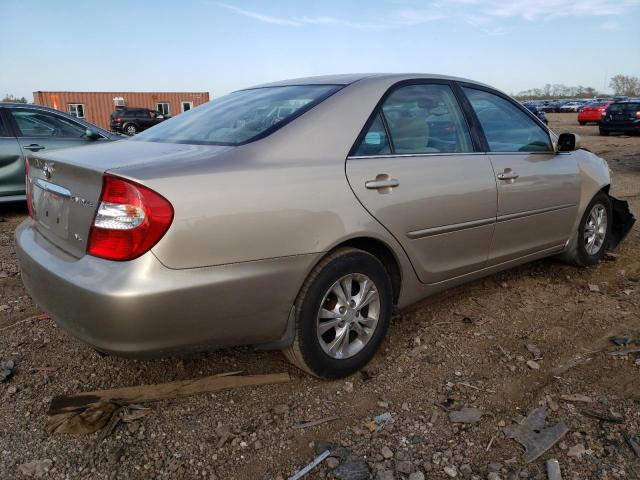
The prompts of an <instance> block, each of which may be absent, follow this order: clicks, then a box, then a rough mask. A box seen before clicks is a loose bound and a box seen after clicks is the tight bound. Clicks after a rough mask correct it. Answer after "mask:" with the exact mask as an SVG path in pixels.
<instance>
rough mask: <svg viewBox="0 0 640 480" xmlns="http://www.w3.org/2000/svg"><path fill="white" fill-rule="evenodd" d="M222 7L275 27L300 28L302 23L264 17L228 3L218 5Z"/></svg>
mask: <svg viewBox="0 0 640 480" xmlns="http://www.w3.org/2000/svg"><path fill="white" fill-rule="evenodd" d="M218 5H220V6H221V7H224V8H226V9H227V10H231V11H232V12H234V13H237V14H238V15H243V16H245V17H249V18H253V19H254V20H259V21H261V22H265V23H272V24H274V25H287V26H289V27H300V26H302V24H301V23H299V22H296V21H294V20H287V19H286V18H279V17H274V16H271V15H264V14H262V13H258V12H254V11H251V10H245V9H244V8H240V7H236V6H235V5H229V4H227V3H218Z"/></svg>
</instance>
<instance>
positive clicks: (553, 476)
mask: <svg viewBox="0 0 640 480" xmlns="http://www.w3.org/2000/svg"><path fill="white" fill-rule="evenodd" d="M547 477H548V478H549V480H562V473H561V472H560V463H559V462H558V460H556V459H555V458H550V459H549V460H547Z"/></svg>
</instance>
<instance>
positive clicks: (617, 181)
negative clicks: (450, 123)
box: [0, 114, 640, 480]
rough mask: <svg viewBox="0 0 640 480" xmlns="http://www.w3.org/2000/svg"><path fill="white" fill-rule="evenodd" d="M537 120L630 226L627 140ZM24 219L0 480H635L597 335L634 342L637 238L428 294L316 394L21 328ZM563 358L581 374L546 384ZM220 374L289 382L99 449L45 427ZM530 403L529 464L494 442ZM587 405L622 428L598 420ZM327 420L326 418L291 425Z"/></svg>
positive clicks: (0, 238)
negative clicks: (535, 415)
mask: <svg viewBox="0 0 640 480" xmlns="http://www.w3.org/2000/svg"><path fill="white" fill-rule="evenodd" d="M550 118H551V121H552V126H553V127H554V128H555V129H556V130H564V129H567V130H572V131H576V132H578V133H580V134H581V135H582V138H583V145H584V146H586V147H587V148H589V149H590V150H592V151H594V152H596V153H598V154H599V155H601V156H603V157H604V158H605V159H606V160H607V161H608V162H609V165H610V167H611V169H612V171H613V175H614V185H615V186H614V193H615V195H617V196H618V197H620V198H624V199H627V200H628V201H629V202H630V203H631V205H632V209H633V210H634V211H635V212H640V198H639V194H640V137H617V136H611V137H599V136H597V127H594V126H587V127H580V126H578V125H577V122H576V120H575V114H556V115H553V114H551V115H550ZM24 215H25V209H24V208H23V207H19V206H1V207H0V217H3V218H4V222H2V223H0V332H1V334H0V360H7V359H13V360H14V361H15V362H16V365H17V369H16V371H15V374H14V375H13V377H12V378H11V379H10V380H9V381H8V382H6V383H1V384H0V419H1V420H0V478H2V479H9V478H24V475H25V474H24V473H23V471H26V472H27V473H30V472H29V468H28V466H27V467H25V464H28V463H29V462H33V461H41V463H40V464H39V465H40V466H48V468H49V469H50V471H49V472H47V473H44V474H43V478H56V479H57V478H60V479H63V478H64V479H66V478H70V479H75V478H122V479H125V478H132V479H143V478H144V479H146V478H204V479H216V478H219V479H232V478H237V479H254V478H255V479H263V478H265V479H266V478H287V477H288V476H289V475H291V474H293V473H294V472H295V471H297V470H298V469H299V468H301V467H302V466H304V465H306V464H307V463H308V462H309V461H310V460H311V459H312V458H313V457H314V456H315V454H316V453H315V448H316V447H317V443H318V442H319V441H321V440H328V441H331V442H335V443H336V444H339V445H341V446H343V447H345V448H346V449H348V451H349V452H350V453H351V455H352V456H351V458H350V459H348V460H342V461H341V465H340V466H339V467H338V468H337V469H336V470H335V471H333V473H331V470H330V468H329V467H330V466H335V464H336V463H337V462H338V461H339V460H336V461H334V460H333V459H331V460H330V461H325V462H323V463H322V464H321V466H319V467H318V468H316V469H315V470H313V472H312V473H311V474H310V475H309V476H308V477H307V478H331V477H332V475H333V476H337V477H338V478H362V477H357V476H352V477H346V476H344V475H342V476H341V473H340V472H343V471H344V470H345V466H346V467H349V466H353V465H354V464H355V465H357V462H356V460H358V459H360V460H364V461H365V464H366V466H367V468H368V469H369V470H370V472H371V478H380V479H393V478H395V479H402V478H404V479H406V478H410V479H411V480H419V479H421V478H433V479H440V478H477V479H485V478H488V479H493V480H495V479H510V480H514V479H518V478H534V479H543V478H544V479H546V478H547V476H546V473H545V462H546V460H547V459H549V458H557V459H558V460H559V462H560V466H561V469H562V472H563V478H564V479H565V480H566V479H575V480H578V479H580V480H582V479H614V478H615V479H618V478H619V479H635V478H640V458H638V457H637V456H636V455H634V453H633V451H632V449H631V448H630V446H629V445H628V444H627V442H626V441H625V439H624V437H623V434H624V433H625V432H628V433H630V434H635V435H640V360H638V358H640V354H637V353H636V354H628V355H620V356H612V355H609V354H608V352H609V350H619V349H621V348H625V347H616V346H615V345H613V344H612V343H611V342H610V341H609V340H608V339H609V337H610V336H612V335H621V336H628V337H630V338H631V339H634V340H635V341H636V342H637V343H636V345H635V347H636V348H637V347H638V343H640V317H639V316H640V255H638V251H639V250H638V248H639V246H640V234H639V233H638V226H637V225H636V227H635V228H634V230H633V231H632V233H631V235H630V237H629V238H628V239H627V240H626V242H625V243H624V244H623V245H622V246H621V248H620V249H619V250H618V251H617V252H616V256H615V257H611V258H610V259H609V261H605V262H602V263H601V264H599V265H597V266H594V267H592V268H586V269H576V268H574V267H571V266H568V265H564V264H561V263H558V262H557V261H554V260H543V261H539V262H535V263H533V264H530V265H527V266H524V267H521V268H517V269H515V270H511V271H508V272H504V273H501V274H498V275H494V276H491V277H487V278H486V279H483V280H479V281H476V282H473V283H471V284H468V285H465V286H462V287H459V288H456V289H454V290H451V291H448V292H445V293H443V294H440V295H437V296H435V297H432V298H430V299H428V300H426V301H424V302H422V303H421V304H420V305H417V306H416V307H414V308H412V309H411V310H410V311H406V312H403V313H401V314H399V315H397V316H396V317H395V318H394V320H393V325H392V327H391V329H390V331H389V338H388V340H387V342H386V345H385V346H384V348H383V349H382V351H381V352H380V353H379V354H378V355H377V357H376V358H375V360H374V361H373V362H372V363H371V364H370V365H369V366H368V368H367V370H366V373H363V374H358V375H355V376H353V377H352V378H350V379H347V381H337V382H321V381H318V380H315V379H312V378H310V377H308V376H306V375H303V374H301V373H300V372H299V371H297V370H295V369H293V368H292V367H290V366H289V365H288V364H287V363H286V362H285V360H284V359H283V357H282V356H281V355H280V354H279V353H277V352H266V353H265V352H254V351H253V350H252V349H249V348H237V349H229V350H224V351H217V352H213V353H210V354H203V355H193V356H189V357H182V358H169V359H161V360H145V361H134V360H125V359H120V358H113V357H103V356H100V355H99V354H97V353H96V352H94V351H93V350H91V349H90V348H88V347H86V346H84V345H82V344H80V343H79V342H77V341H76V340H75V339H73V338H71V337H69V336H68V335H66V334H65V333H63V332H62V331H60V330H59V329H57V328H56V326H55V324H54V323H53V322H52V321H51V320H48V319H31V320H26V321H24V322H20V321H21V320H23V319H27V318H29V317H32V316H33V315H35V314H37V313H39V311H38V308H37V307H36V306H35V305H33V304H32V302H31V301H30V299H29V297H28V295H27V293H26V292H25V290H24V289H23V288H22V285H21V283H20V279H19V275H18V267H17V264H16V261H15V252H14V246H13V230H14V228H15V227H16V225H17V224H18V223H19V222H20V221H21V219H22V218H23V217H24ZM590 285H591V287H590ZM596 287H597V288H596ZM594 290H597V291H594ZM176 321H179V319H176ZM525 344H534V345H535V346H537V348H538V349H539V350H540V355H539V356H540V357H542V358H541V359H538V360H535V362H534V363H531V362H530V361H531V360H534V357H538V355H536V354H532V353H531V352H530V351H529V350H528V349H527V348H526V347H525ZM630 347H634V345H633V344H632V345H628V346H627V347H626V348H630ZM575 358H580V359H581V360H582V363H580V364H579V365H577V366H575V367H574V368H571V369H569V370H567V371H566V372H565V373H562V374H558V375H557V376H556V377H554V376H553V375H552V374H551V373H550V371H551V370H552V369H553V368H554V367H558V366H562V365H567V363H568V362H570V361H571V360H572V359H575ZM527 362H529V364H528V363H527ZM234 370H242V371H244V372H245V373H251V374H255V373H272V372H289V373H290V374H291V375H292V381H291V382H289V383H285V384H279V385H270V386H262V387H249V388H245V389H237V390H231V391H226V392H222V393H215V394H204V395H199V396H195V397H190V398H184V399H180V400H174V401H164V402H159V403H154V404H149V406H150V407H151V408H152V412H151V414H150V415H148V416H146V417H145V418H143V419H141V420H139V421H137V422H133V423H129V424H124V425H120V426H118V427H117V428H116V429H115V431H114V432H113V433H112V434H111V435H109V436H107V437H106V438H105V439H104V440H101V441H100V440H99V436H98V434H91V435H65V434H53V435H52V434H48V433H46V432H45V430H44V424H45V419H46V410H47V406H48V403H49V402H50V400H51V398H52V397H53V396H55V395H58V394H63V393H74V392H82V391H90V390H97V389H102V388H110V387H118V386H127V385H138V384H146V383H157V382H165V381H171V380H176V379H188V378H194V377H201V376H203V375H210V374H215V373H221V372H228V371H234ZM563 395H581V396H586V397H587V398H582V397H577V398H576V397H573V398H572V399H570V401H567V400H566V399H565V400H563V399H562V398H561V396H563ZM570 398H571V397H570ZM576 400H581V401H576ZM587 400H588V401H587ZM464 406H467V407H478V408H480V409H481V410H482V412H484V415H483V416H482V418H481V420H480V421H479V423H476V424H453V423H451V421H450V419H449V418H448V412H447V411H446V410H447V409H451V410H458V409H459V408H461V407H464ZM538 406H543V407H545V408H546V409H547V410H548V412H549V418H548V422H549V424H550V425H552V424H556V423H557V422H559V421H563V422H564V423H565V424H566V426H567V427H568V429H569V432H568V433H567V434H566V435H565V436H564V438H563V439H562V440H561V441H560V442H558V443H557V444H556V445H555V446H554V447H553V448H551V449H550V450H549V451H548V452H546V453H545V454H543V455H542V456H541V457H540V458H538V459H537V460H535V461H533V462H531V463H528V464H527V463H525V462H524V459H523V449H522V447H521V446H520V445H519V444H518V443H516V442H515V441H514V440H513V439H510V438H507V437H506V436H505V434H504V432H503V428H504V426H505V425H506V426H508V425H512V424H513V422H514V421H520V420H522V418H523V416H525V415H527V413H528V412H530V411H531V410H532V409H534V408H536V407H538ZM585 409H590V410H595V411H598V412H605V413H608V414H617V415H621V416H622V417H623V420H622V423H610V422H606V421H600V420H597V419H594V418H592V417H589V416H587V415H585V413H584V411H585ZM384 412H389V413H390V414H391V417H392V419H393V422H392V423H389V424H387V425H386V426H384V427H381V428H380V427H378V428H377V429H376V430H375V431H374V432H373V433H372V432H371V431H370V429H369V428H368V426H367V423H368V422H370V421H371V420H372V418H373V417H375V416H376V415H379V414H382V413H384ZM328 416H338V418H337V419H336V420H333V421H330V422H327V423H324V424H322V425H319V426H314V427H310V428H306V429H295V428H293V425H294V424H296V423H298V422H300V421H305V420H314V419H320V418H324V417H328ZM369 425H371V424H369ZM226 432H230V434H229V436H228V440H227V441H226V442H221V441H220V438H221V437H224V436H227V433H226ZM221 443H223V445H222V446H219V445H220V444H221ZM343 453H344V452H343ZM45 460H48V461H47V462H42V461H45ZM31 466H32V467H33V466H34V465H31Z"/></svg>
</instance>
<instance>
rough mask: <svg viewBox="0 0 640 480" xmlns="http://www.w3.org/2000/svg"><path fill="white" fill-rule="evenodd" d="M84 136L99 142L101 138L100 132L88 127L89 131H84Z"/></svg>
mask: <svg viewBox="0 0 640 480" xmlns="http://www.w3.org/2000/svg"><path fill="white" fill-rule="evenodd" d="M84 134H85V136H86V137H87V138H88V139H89V140H97V139H99V138H100V134H99V133H98V131H97V130H95V129H93V128H90V127H87V129H86V130H85V131H84Z"/></svg>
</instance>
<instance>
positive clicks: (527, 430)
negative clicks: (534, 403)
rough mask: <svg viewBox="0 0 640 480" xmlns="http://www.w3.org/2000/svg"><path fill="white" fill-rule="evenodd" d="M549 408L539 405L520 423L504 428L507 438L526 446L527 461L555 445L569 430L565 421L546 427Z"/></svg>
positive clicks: (525, 458)
mask: <svg viewBox="0 0 640 480" xmlns="http://www.w3.org/2000/svg"><path fill="white" fill-rule="evenodd" d="M546 418H547V410H546V409H545V408H544V407H538V408H536V409H535V410H533V411H532V412H531V413H529V416H528V417H527V418H526V419H525V420H524V421H523V422H522V423H520V424H515V425H509V426H507V427H505V428H504V433H505V435H506V437H507V438H512V439H514V440H515V441H517V442H518V443H520V444H521V445H522V446H523V447H524V460H525V462H526V463H529V462H532V461H534V460H535V459H536V458H538V457H539V456H540V455H542V454H543V453H544V452H546V451H547V450H549V449H550V448H551V447H553V445H555V444H556V443H557V442H558V441H559V440H560V439H561V438H562V437H564V435H565V434H566V433H567V432H568V431H569V429H568V428H567V426H566V425H565V424H564V423H563V422H558V423H557V424H555V425H553V426H551V427H548V428H545V420H546Z"/></svg>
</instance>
